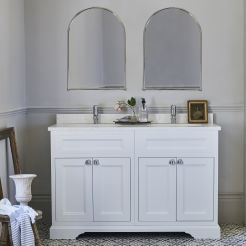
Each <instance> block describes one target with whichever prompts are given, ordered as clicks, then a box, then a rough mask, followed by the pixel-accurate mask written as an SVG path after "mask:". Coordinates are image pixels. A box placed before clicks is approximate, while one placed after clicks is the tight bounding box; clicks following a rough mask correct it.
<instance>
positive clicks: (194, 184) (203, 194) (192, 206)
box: [177, 158, 214, 221]
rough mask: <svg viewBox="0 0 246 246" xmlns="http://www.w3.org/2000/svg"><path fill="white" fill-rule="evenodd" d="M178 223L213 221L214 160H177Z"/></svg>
mask: <svg viewBox="0 0 246 246" xmlns="http://www.w3.org/2000/svg"><path fill="white" fill-rule="evenodd" d="M177 160H178V161H177V163H178V162H179V160H180V161H181V164H177V212H178V213H177V219H178V221H212V220H213V216H214V215H213V213H214V208H213V204H214V200H213V199H214V159H213V158H177Z"/></svg>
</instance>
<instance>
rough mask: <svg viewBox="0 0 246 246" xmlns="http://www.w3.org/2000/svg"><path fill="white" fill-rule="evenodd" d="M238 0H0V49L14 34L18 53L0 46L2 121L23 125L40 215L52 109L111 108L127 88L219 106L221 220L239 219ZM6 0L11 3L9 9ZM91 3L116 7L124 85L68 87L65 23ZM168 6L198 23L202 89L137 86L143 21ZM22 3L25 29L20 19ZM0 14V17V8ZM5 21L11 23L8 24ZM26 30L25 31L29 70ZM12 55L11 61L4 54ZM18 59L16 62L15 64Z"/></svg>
mask: <svg viewBox="0 0 246 246" xmlns="http://www.w3.org/2000/svg"><path fill="white" fill-rule="evenodd" d="M243 2H244V1H243V0H238V1H233V0H184V1H179V0H165V1H163V0H152V1H142V0H134V1H133V0H117V1H115V0H100V1H99V0H94V1H93V2H92V1H91V0H77V1H69V0H52V1H50V0H24V5H23V1H22V0H0V12H2V11H3V10H2V9H3V8H2V7H4V8H5V11H4V16H5V15H6V13H7V14H9V17H8V18H7V17H5V18H6V21H5V22H2V21H0V28H1V30H5V32H6V30H8V32H9V35H5V37H4V40H3V42H2V39H3V37H2V36H1V37H0V39H1V43H2V44H4V45H2V46H1V48H0V49H3V46H4V47H9V46H8V45H9V44H10V43H13V42H14V45H13V47H14V49H15V50H16V52H17V54H19V55H18V56H17V58H15V56H14V55H13V53H9V52H10V51H12V49H9V52H7V51H6V50H8V49H3V52H5V53H4V54H5V55H4V57H3V58H2V57H0V69H2V68H4V70H6V71H9V74H11V76H12V77H14V78H15V79H14V78H13V79H12V78H11V77H9V78H8V79H7V80H3V79H0V88H1V90H0V93H1V92H2V94H5V93H6V94H9V96H8V97H7V96H5V95H4V96H3V98H5V99H2V96H1V97H0V102H1V104H0V109H1V107H2V108H3V109H2V110H3V111H4V115H3V116H2V122H3V123H2V125H1V126H5V125H10V124H12V123H13V124H17V125H18V126H21V127H18V128H17V130H18V134H19V135H21V133H22V132H23V133H24V134H23V135H24V136H25V138H24V141H25V142H24V144H20V145H21V146H22V147H23V148H24V149H25V155H24V164H25V165H24V171H25V172H34V173H37V174H38V178H37V180H36V181H34V186H33V192H34V198H33V204H34V205H35V206H36V207H40V208H43V210H44V212H45V215H46V216H47V215H48V216H49V208H50V150H49V134H48V132H47V127H48V126H49V125H50V124H53V123H54V122H55V114H56V113H57V112H73V111H76V112H80V111H81V112H84V111H85V110H88V108H91V105H93V104H100V105H102V106H104V107H110V108H111V107H112V106H113V105H114V103H115V102H116V100H119V99H126V98H129V97H130V96H136V97H142V96H143V97H145V98H146V99H147V102H148V104H149V105H150V106H152V107H158V110H159V111H160V112H168V108H169V105H171V104H173V103H174V104H176V105H178V106H179V108H180V109H182V110H183V109H184V108H185V107H186V101H187V99H201V98H206V99H208V100H209V103H210V106H211V107H210V108H211V110H212V112H214V113H215V114H216V122H217V123H218V124H220V125H221V126H222V132H221V134H220V163H219V165H220V167H219V169H220V172H219V192H220V195H219V198H220V199H219V212H220V221H222V222H230V223H233V222H237V223H240V222H242V218H243V211H244V209H243V199H244V195H243V192H244V173H243V170H244V94H245V93H244V54H243V52H242V51H243V49H244V42H243V41H244V40H243V39H244V36H243V33H244V32H243V30H244V12H243ZM10 3H12V5H13V6H10V7H9V8H8V9H6V7H7V6H9V4H10ZM92 3H93V6H95V5H96V6H101V7H105V8H108V9H111V10H113V11H114V12H115V13H116V14H117V15H118V16H119V17H120V18H121V19H122V21H123V23H124V24H125V28H126V36H127V39H126V42H127V54H126V55H127V67H126V69H127V76H126V79H127V91H70V92H68V91H67V90H66V87H67V86H66V58H67V51H66V41H67V36H66V35H67V32H66V31H67V26H68V23H69V21H70V19H71V18H72V17H73V16H74V14H75V13H77V12H78V11H80V10H82V9H84V8H87V7H91V6H92ZM140 6H141V7H140ZM169 6H173V7H181V8H184V9H186V10H188V11H190V12H191V13H192V14H193V15H194V16H195V17H196V18H197V20H198V22H199V23H200V25H201V27H202V30H203V91H202V92H194V91H142V90H141V88H142V73H143V47H142V42H143V40H142V37H143V30H144V26H145V23H146V21H147V19H148V18H149V17H150V16H151V15H152V14H153V13H154V12H156V11H157V10H159V9H161V8H165V7H169ZM23 7H24V11H25V30H24V24H23V21H22V20H23ZM13 10H16V11H17V13H16V15H13V14H12V13H13ZM10 13H11V18H10ZM13 16H14V17H13ZM0 18H3V15H2V14H0ZM3 23H5V24H3ZM10 24H11V25H12V28H13V29H9V26H10ZM6 26H7V27H6ZM10 30H12V31H10ZM24 31H25V36H24V35H23V33H24ZM8 32H7V33H8ZM13 35H14V37H13ZM24 38H26V76H25V62H24V60H25V52H24V50H25V49H24V48H23V42H24ZM14 40H16V41H14ZM16 52H14V54H16ZM1 53H2V52H1ZM10 58H11V59H12V62H6V61H8V59H10ZM22 58H23V59H22ZM16 59H17V60H16ZM16 63H17V65H15V66H13V64H16ZM10 72H11V73H10ZM1 74H2V73H1ZM0 76H2V75H0ZM25 77H26V96H25ZM10 85H11V86H10ZM2 88H3V89H4V90H2ZM5 88H7V89H5ZM13 88H14V89H15V90H13ZM3 91H4V93H3ZM5 91H6V92H5ZM13 91H14V94H12V92H13ZM25 98H26V100H27V101H26V106H27V108H28V109H27V111H25V112H20V111H17V112H18V113H11V114H8V113H7V112H8V111H11V110H14V109H18V108H21V107H25ZM2 105H4V107H3V106H2ZM107 109H108V108H107ZM11 112H12V111H11ZM8 116H9V117H10V118H9V119H7V118H8ZM6 117H7V118H6ZM15 117H17V118H15ZM25 117H26V118H25ZM0 122H1V121H0ZM20 122H21V123H20ZM23 122H24V123H23ZM0 124H1V123H0ZM19 129H20V130H19ZM25 129H26V131H25ZM22 130H23V131H22ZM22 139H23V138H22Z"/></svg>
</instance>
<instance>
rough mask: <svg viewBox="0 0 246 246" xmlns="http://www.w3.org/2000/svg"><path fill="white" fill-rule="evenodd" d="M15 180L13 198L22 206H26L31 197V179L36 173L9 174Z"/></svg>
mask: <svg viewBox="0 0 246 246" xmlns="http://www.w3.org/2000/svg"><path fill="white" fill-rule="evenodd" d="M9 177H10V178H11V179H13V180H14V182H15V190H16V194H15V199H16V201H17V202H19V203H20V205H22V206H27V204H28V202H30V201H31V199H32V190H31V185H32V180H33V179H34V178H36V177H37V175H36V174H17V175H11V176H9Z"/></svg>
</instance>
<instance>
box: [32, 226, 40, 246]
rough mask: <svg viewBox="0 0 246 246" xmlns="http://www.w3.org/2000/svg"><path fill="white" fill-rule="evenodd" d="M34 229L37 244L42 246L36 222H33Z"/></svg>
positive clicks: (36, 245)
mask: <svg viewBox="0 0 246 246" xmlns="http://www.w3.org/2000/svg"><path fill="white" fill-rule="evenodd" d="M32 230H33V234H34V239H35V246H41V241H40V237H39V233H38V228H37V224H36V223H34V224H32Z"/></svg>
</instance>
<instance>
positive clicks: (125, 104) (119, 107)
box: [114, 97, 136, 116]
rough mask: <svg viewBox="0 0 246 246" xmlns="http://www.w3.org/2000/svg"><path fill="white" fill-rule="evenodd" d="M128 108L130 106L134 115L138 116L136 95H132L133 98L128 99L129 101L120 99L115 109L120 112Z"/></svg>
mask: <svg viewBox="0 0 246 246" xmlns="http://www.w3.org/2000/svg"><path fill="white" fill-rule="evenodd" d="M127 108H130V109H131V110H132V113H133V116H136V99H135V98H134V97H131V99H129V100H127V102H125V101H118V102H117V103H116V104H115V106H114V109H115V110H116V111H118V112H124V111H127Z"/></svg>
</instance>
